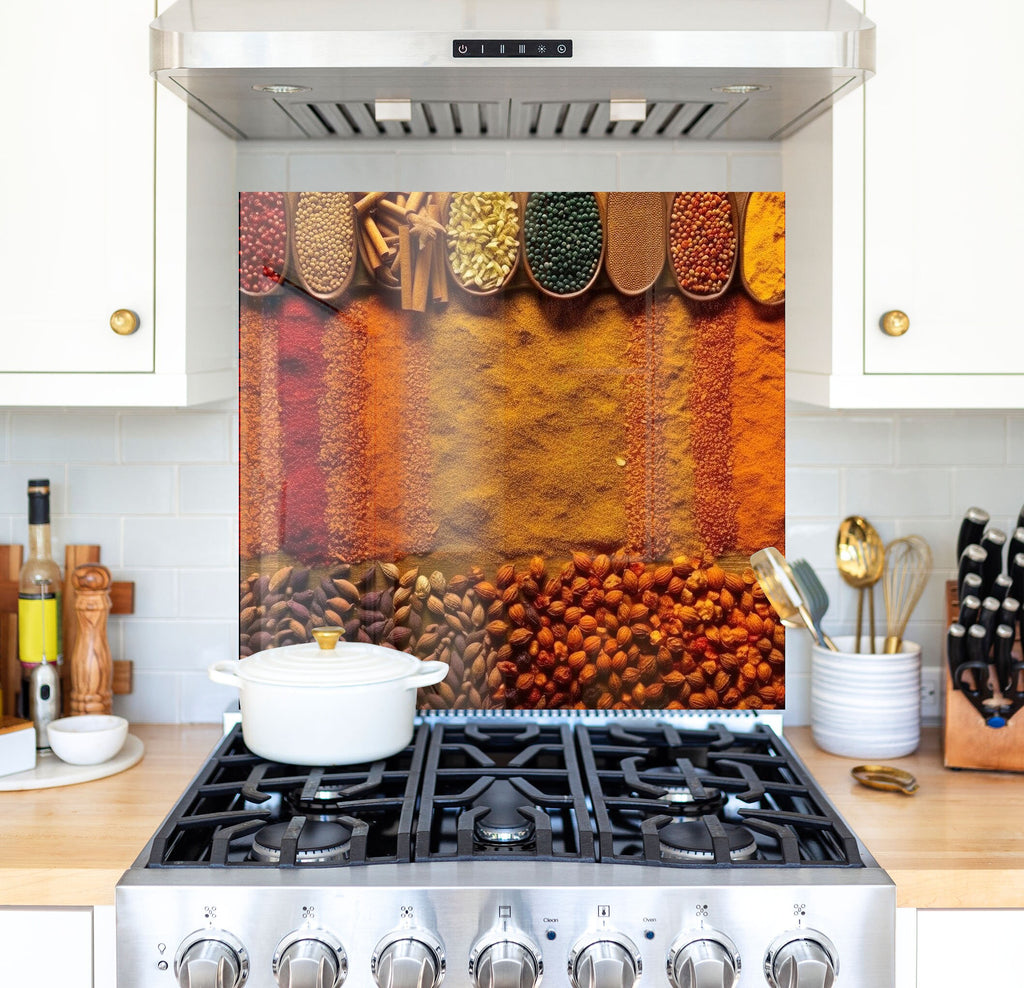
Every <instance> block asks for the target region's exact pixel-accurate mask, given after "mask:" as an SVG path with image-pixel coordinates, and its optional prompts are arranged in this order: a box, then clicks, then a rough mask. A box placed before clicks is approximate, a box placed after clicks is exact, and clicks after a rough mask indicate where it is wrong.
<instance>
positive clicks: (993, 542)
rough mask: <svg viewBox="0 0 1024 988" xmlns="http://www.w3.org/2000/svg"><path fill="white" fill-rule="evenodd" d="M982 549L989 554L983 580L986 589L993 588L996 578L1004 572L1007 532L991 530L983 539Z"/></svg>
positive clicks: (984, 567) (997, 529)
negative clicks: (1004, 548)
mask: <svg viewBox="0 0 1024 988" xmlns="http://www.w3.org/2000/svg"><path fill="white" fill-rule="evenodd" d="M980 544H981V547H982V549H984V550H985V551H986V552H987V553H988V558H987V559H986V560H985V563H984V566H983V567H982V571H981V578H982V579H983V580H984V581H985V586H986V587H991V586H992V582H993V581H994V580H995V578H996V577H997V576H998V575H999V574H1000V573H1002V571H1003V546H1005V545H1006V532H1004V531H1003V530H1002V529H1000V528H990V529H988V531H986V532H985V534H984V535H983V536H982V537H981V543H980Z"/></svg>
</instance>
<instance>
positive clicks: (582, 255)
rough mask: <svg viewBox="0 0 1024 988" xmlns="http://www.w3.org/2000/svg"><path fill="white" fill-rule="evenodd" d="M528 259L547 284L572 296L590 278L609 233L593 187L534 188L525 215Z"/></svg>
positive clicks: (539, 280)
mask: <svg viewBox="0 0 1024 988" xmlns="http://www.w3.org/2000/svg"><path fill="white" fill-rule="evenodd" d="M523 233H524V242H525V247H526V259H527V262H528V263H529V265H530V270H531V271H532V272H533V276H534V278H535V279H536V281H537V284H539V285H540V286H541V287H542V288H545V289H546V290H547V291H549V292H552V293H554V294H556V295H572V294H575V293H576V292H579V291H582V290H583V289H584V288H586V286H587V285H588V284H589V283H590V281H591V279H592V278H593V276H594V273H595V271H596V270H597V265H598V263H599V261H600V259H601V247H602V244H603V232H602V229H601V218H600V214H599V213H598V209H597V199H596V198H595V197H594V194H593V193H592V192H534V193H531V195H530V197H529V198H528V199H527V201H526V210H525V215H524V218H523Z"/></svg>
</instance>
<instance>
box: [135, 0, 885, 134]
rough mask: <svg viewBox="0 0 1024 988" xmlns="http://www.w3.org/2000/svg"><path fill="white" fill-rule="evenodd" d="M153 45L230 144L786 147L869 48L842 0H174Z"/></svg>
mask: <svg viewBox="0 0 1024 988" xmlns="http://www.w3.org/2000/svg"><path fill="white" fill-rule="evenodd" d="M150 40H151V55H150V68H151V71H152V73H153V75H154V76H155V77H156V78H157V79H158V80H159V81H160V82H161V83H163V84H164V85H165V86H167V87H168V88H169V89H171V90H172V91H174V92H176V93H177V94H178V95H179V96H181V97H182V98H184V99H185V100H187V102H188V103H189V105H190V106H191V107H192V108H193V109H195V110H196V111H197V112H198V113H200V114H201V115H202V116H204V117H205V118H206V119H208V120H210V121H211V122H212V123H214V124H215V125H216V126H217V127H219V128H220V129H221V130H222V131H224V132H225V133H227V134H229V135H230V136H232V137H234V138H237V139H239V140H249V139H258V138H271V139H274V138H278V139H296V138H300V139H301V138H318V139H327V140H380V139H385V140H387V139H394V140H410V139H418V138H445V139H456V138H487V139H492V140H493V139H505V138H522V139H529V140H537V139H544V138H548V139H551V138H557V139H561V138H595V137H616V138H628V137H632V138H637V139H644V138H647V139H657V138H661V139H670V140H671V139H687V140H695V139H708V138H726V139H747V140H780V139H782V138H784V137H786V136H787V135H789V134H791V133H793V132H795V131H796V130H799V129H800V127H802V126H803V125H804V124H806V123H808V122H809V121H811V120H813V119H814V118H815V117H816V116H818V115H819V114H820V113H822V112H824V111H825V110H826V109H828V107H830V106H831V105H832V104H833V103H834V102H835V101H836V100H838V99H839V98H841V97H842V96H845V95H846V94H847V93H849V92H851V91H853V90H854V89H856V88H857V87H858V86H859V85H861V84H862V83H863V82H864V81H865V80H866V79H867V78H869V77H870V76H871V75H872V73H873V71H874V57H875V51H874V25H873V24H872V23H871V22H870V21H869V20H867V18H865V17H864V16H863V15H862V14H860V13H859V12H858V11H857V10H855V9H854V8H853V7H851V6H849V5H848V4H846V3H845V2H843V0H386V2H380V0H358V2H357V0H291V2H289V0H178V2H177V3H175V4H174V5H173V6H171V7H170V8H169V9H168V10H167V11H166V12H165V13H164V14H162V15H161V16H160V17H158V18H157V20H156V21H154V22H153V24H152V25H151V28H150Z"/></svg>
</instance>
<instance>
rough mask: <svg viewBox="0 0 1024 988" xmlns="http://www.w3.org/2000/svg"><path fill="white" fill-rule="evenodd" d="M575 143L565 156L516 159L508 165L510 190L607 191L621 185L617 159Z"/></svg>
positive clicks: (519, 156) (533, 155)
mask: <svg viewBox="0 0 1024 988" xmlns="http://www.w3.org/2000/svg"><path fill="white" fill-rule="evenodd" d="M582 147H585V145H582V146H581V145H580V144H579V142H575V143H573V144H571V145H570V146H568V147H567V149H566V150H565V152H564V153H561V154H559V155H558V156H557V157H555V156H554V155H552V154H540V153H536V152H534V153H530V152H528V151H524V152H523V153H522V154H516V155H513V156H512V157H511V158H510V159H509V162H508V166H509V167H508V188H510V189H519V190H538V189H543V190H545V191H550V192H572V191H577V190H583V191H588V192H589V191H591V190H594V189H596V190H598V191H607V190H609V189H615V188H616V187H617V185H616V183H617V181H618V157H617V156H616V155H614V154H609V153H607V152H602V153H599V152H596V151H594V150H593V149H591V150H590V151H586V150H582V149H581V148H582Z"/></svg>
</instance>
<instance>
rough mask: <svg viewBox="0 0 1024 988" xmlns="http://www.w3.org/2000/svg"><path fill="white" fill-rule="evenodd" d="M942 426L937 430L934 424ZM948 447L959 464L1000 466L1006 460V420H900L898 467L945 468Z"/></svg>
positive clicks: (967, 417) (985, 417)
mask: <svg viewBox="0 0 1024 988" xmlns="http://www.w3.org/2000/svg"><path fill="white" fill-rule="evenodd" d="M937 420H938V422H941V427H940V428H936V423H937ZM950 445H954V446H955V448H956V450H957V460H958V461H959V463H961V464H985V465H989V464H995V463H1003V462H1005V458H1006V419H1005V418H1003V417H1002V416H999V415H963V414H956V415H950V416H948V417H944V416H937V415H928V416H916V415H905V416H903V418H902V420H901V421H900V440H899V464H900V466H916V465H922V466H933V465H934V466H946V465H948V463H949V449H950Z"/></svg>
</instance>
